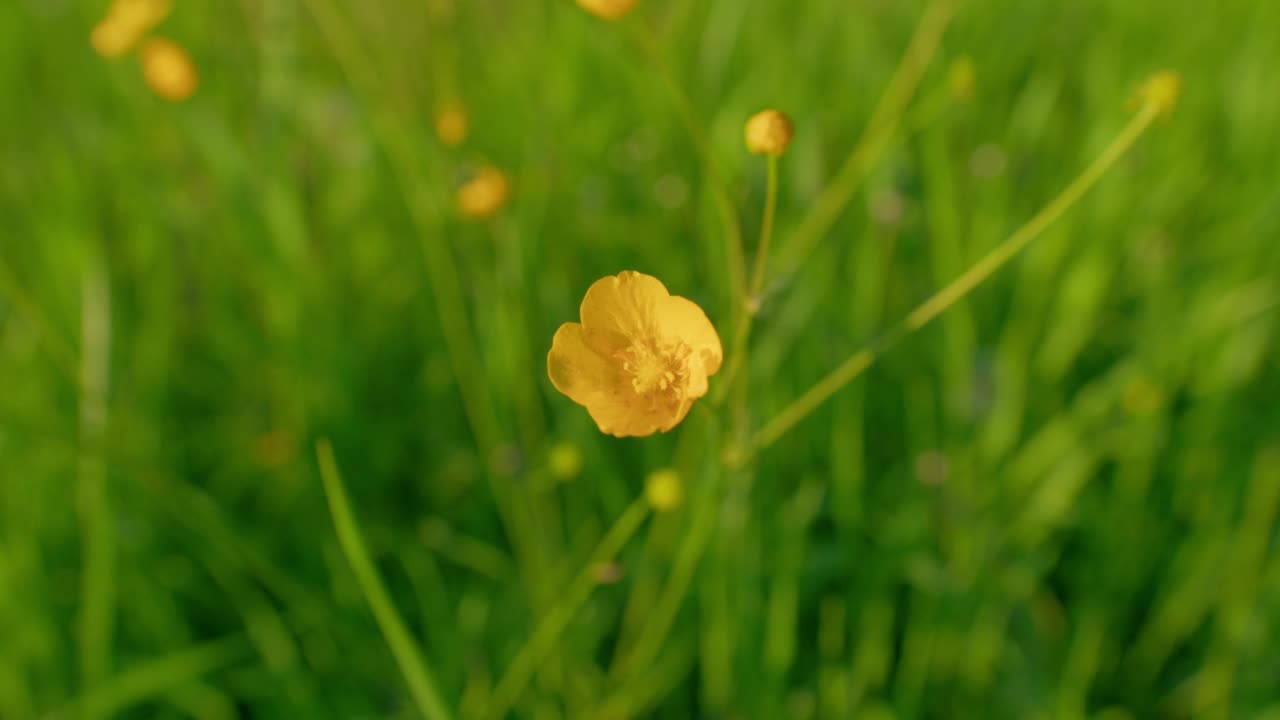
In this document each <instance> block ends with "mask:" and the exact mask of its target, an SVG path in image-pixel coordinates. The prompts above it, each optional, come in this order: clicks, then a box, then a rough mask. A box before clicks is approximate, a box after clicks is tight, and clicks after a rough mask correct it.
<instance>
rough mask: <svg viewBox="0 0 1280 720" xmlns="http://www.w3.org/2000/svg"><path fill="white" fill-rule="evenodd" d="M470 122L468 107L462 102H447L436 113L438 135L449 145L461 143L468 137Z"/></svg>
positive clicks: (441, 140)
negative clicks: (463, 105)
mask: <svg viewBox="0 0 1280 720" xmlns="http://www.w3.org/2000/svg"><path fill="white" fill-rule="evenodd" d="M469 127H470V123H469V122H468V120H467V111H466V108H464V107H462V103H459V102H456V101H452V102H448V103H445V105H444V106H443V107H442V108H440V112H439V113H438V114H437V115H436V137H438V138H440V142H442V143H444V144H445V145H447V146H449V147H454V146H456V145H461V144H462V141H463V140H466V139H467V131H468V129H469Z"/></svg>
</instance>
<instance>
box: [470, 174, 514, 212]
mask: <svg viewBox="0 0 1280 720" xmlns="http://www.w3.org/2000/svg"><path fill="white" fill-rule="evenodd" d="M510 193H511V184H510V183H508V182H507V176H506V175H504V174H503V173H502V171H501V170H499V169H497V168H492V167H482V168H480V169H479V170H477V171H476V173H475V175H473V176H472V177H471V179H470V180H468V181H466V182H465V183H463V184H462V186H461V187H459V188H458V212H460V213H462V214H463V215H465V216H467V217H469V218H477V219H481V218H487V217H490V216H492V215H493V214H495V213H497V212H498V211H499V210H501V209H502V206H503V205H506V204H507V196H508V195H509V194H510Z"/></svg>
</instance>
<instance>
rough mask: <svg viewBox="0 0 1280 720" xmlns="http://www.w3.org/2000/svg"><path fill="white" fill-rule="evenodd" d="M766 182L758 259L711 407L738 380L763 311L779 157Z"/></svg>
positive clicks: (771, 164) (769, 160)
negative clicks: (758, 316)
mask: <svg viewBox="0 0 1280 720" xmlns="http://www.w3.org/2000/svg"><path fill="white" fill-rule="evenodd" d="M767 165H768V171H767V175H768V177H767V179H766V181H765V201H764V218H763V220H762V221H761V223H760V243H759V245H757V246H756V258H755V262H754V263H753V264H752V270H751V283H750V285H748V287H747V294H746V296H745V297H744V298H743V302H742V304H741V316H740V317H739V318H738V322H737V323H735V325H734V333H733V346H732V349H731V351H730V353H729V366H728V368H727V369H726V370H725V376H724V380H723V381H722V382H721V383H720V384H719V385H718V386H717V387H716V393H715V395H714V396H713V397H712V398H711V401H712V404H713V405H716V406H719V405H720V403H722V402H724V399H725V397H726V396H727V394H728V392H729V388H730V387H732V386H733V383H734V380H736V379H737V377H738V373H739V372H740V371H741V370H742V368H743V366H744V364H745V363H746V356H747V347H748V344H749V341H750V340H751V326H752V324H753V323H754V321H755V317H756V313H757V312H758V311H759V309H760V289H761V287H763V285H764V268H765V264H766V262H767V260H768V258H769V243H770V241H771V240H772V238H773V218H774V215H775V213H776V210H777V205H778V156H776V155H769V156H768V157H767Z"/></svg>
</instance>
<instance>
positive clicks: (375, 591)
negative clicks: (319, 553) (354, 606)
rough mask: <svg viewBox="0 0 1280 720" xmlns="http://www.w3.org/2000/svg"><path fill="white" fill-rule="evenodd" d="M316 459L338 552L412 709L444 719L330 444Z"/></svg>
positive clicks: (434, 688)
mask: <svg viewBox="0 0 1280 720" xmlns="http://www.w3.org/2000/svg"><path fill="white" fill-rule="evenodd" d="M316 459H317V460H318V462H319V463H320V479H321V480H322V481H323V483H324V494H325V498H326V499H327V500H328V502H329V511H330V513H332V515H333V527H334V530H335V531H336V532H337V534H338V543H339V544H340V545H341V546H342V552H343V554H345V555H346V556H347V562H348V563H350V565H351V572H352V573H353V574H354V575H355V577H356V583H357V584H358V585H359V586H360V592H361V593H362V594H363V595H364V599H365V602H367V603H368V604H369V610H370V612H372V613H373V617H374V619H375V620H376V621H377V622H378V627H379V629H381V630H382V636H383V638H385V639H386V641H387V646H388V647H389V648H391V654H392V656H394V657H395V660H396V664H397V665H399V666H400V673H401V674H402V675H404V681H405V684H406V685H408V686H409V692H410V694H411V695H413V700H414V702H415V703H417V705H418V710H419V711H421V712H422V715H423V717H426V718H430V719H432V720H448V718H451V717H453V715H452V713H451V712H450V711H449V709H448V708H447V707H446V706H445V704H444V701H443V700H442V699H441V698H440V693H439V690H437V688H438V685H437V684H436V681H435V677H434V675H433V674H432V672H431V668H430V666H429V665H428V664H427V661H426V658H424V657H423V656H422V653H421V652H420V651H419V649H418V646H417V644H416V643H415V642H414V640H413V637H412V636H411V635H410V634H409V629H408V628H407V627H406V626H405V624H404V620H403V619H401V617H400V613H399V612H397V611H396V607H395V605H394V604H392V602H391V598H390V597H389V596H388V595H387V589H386V587H384V586H383V584H382V578H381V577H380V576H379V575H378V570H377V568H376V567H374V565H373V558H371V557H370V556H369V550H368V548H367V547H365V544H364V538H363V537H362V536H361V534H360V527H359V525H358V523H357V522H356V518H355V515H354V514H353V513H352V511H351V505H350V504H349V503H348V502H347V494H346V491H345V490H344V489H343V486H342V476H341V475H340V474H339V471H338V465H337V462H336V461H335V460H334V458H333V448H332V447H331V446H330V445H329V441H328V440H321V441H319V442H318V443H316Z"/></svg>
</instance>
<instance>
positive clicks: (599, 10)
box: [578, 0, 638, 20]
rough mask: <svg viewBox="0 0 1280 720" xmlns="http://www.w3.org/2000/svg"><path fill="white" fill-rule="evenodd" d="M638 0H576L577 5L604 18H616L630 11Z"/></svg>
mask: <svg viewBox="0 0 1280 720" xmlns="http://www.w3.org/2000/svg"><path fill="white" fill-rule="evenodd" d="M637 1H638V0H578V7H580V8H582V9H583V10H586V11H587V12H589V13H591V14H592V15H595V16H596V17H601V18H604V19H605V20H617V19H619V18H621V17H622V16H623V15H626V14H627V13H629V12H631V9H632V8H634V7H635V6H636V2H637Z"/></svg>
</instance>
